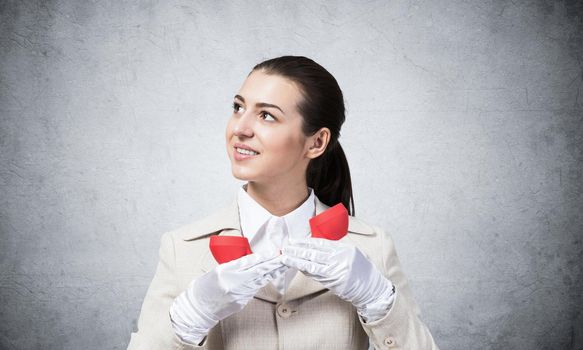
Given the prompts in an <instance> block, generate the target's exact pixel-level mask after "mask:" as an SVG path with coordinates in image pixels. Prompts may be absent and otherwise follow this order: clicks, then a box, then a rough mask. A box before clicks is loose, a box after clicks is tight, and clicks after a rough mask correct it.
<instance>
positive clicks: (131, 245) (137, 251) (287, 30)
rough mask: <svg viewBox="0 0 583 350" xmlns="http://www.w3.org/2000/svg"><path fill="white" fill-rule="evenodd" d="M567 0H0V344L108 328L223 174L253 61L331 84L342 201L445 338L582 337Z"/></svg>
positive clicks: (213, 195) (123, 328)
mask: <svg viewBox="0 0 583 350" xmlns="http://www.w3.org/2000/svg"><path fill="white" fill-rule="evenodd" d="M582 16H583V11H582V6H581V2H578V1H554V2H553V1H520V0H519V1H477V0H476V1H461V0H452V1H429V0H427V1H369V2H366V3H365V2H364V1H362V2H360V1H339V2H335V3H331V2H323V1H301V2H300V1H285V2H284V1H245V2H239V1H237V2H235V1H233V2H223V1H219V2H214V1H205V2H203V1H196V2H195V1H180V0H177V1H143V2H137V1H131V2H130V1H101V2H82V1H16V0H13V1H1V2H0V63H1V67H0V118H1V119H0V147H1V148H0V152H1V153H0V235H1V236H0V237H1V243H0V269H1V271H0V300H1V306H0V307H1V310H0V348H2V349H40V348H43V349H123V348H125V347H126V346H127V343H128V341H129V334H130V332H131V331H132V329H133V328H134V327H135V325H136V319H137V317H138V314H139V308H140V305H141V302H142V300H143V297H144V295H145V292H146V288H147V287H148V284H149V282H150V280H151V278H152V276H153V273H154V268H155V265H156V262H157V250H158V245H159V238H160V235H161V234H162V233H163V232H164V231H167V230H170V229H173V228H176V227H178V226H180V225H183V224H185V223H188V222H191V221H193V220H196V219H198V218H200V217H202V216H203V215H206V214H207V213H209V212H211V211H212V210H214V209H217V208H219V207H220V206H222V205H223V204H225V203H226V202H227V201H229V200H230V199H231V198H232V196H233V195H234V193H235V191H236V189H237V187H238V186H239V185H240V183H239V182H238V181H237V180H236V179H234V178H233V177H232V176H231V173H230V165H229V161H228V158H227V155H226V152H225V149H224V145H223V137H224V136H223V132H224V128H225V125H226V121H227V119H228V118H229V116H230V113H231V107H230V103H231V102H232V96H233V95H234V94H235V93H236V91H237V90H238V88H239V86H240V85H241V83H242V82H243V80H244V78H245V75H246V74H247V73H248V72H249V70H250V69H251V67H252V66H253V65H254V64H256V63H258V62H260V61H261V60H263V59H266V58H271V57H275V56H279V55H283V54H295V55H305V56H308V57H311V58H313V59H314V60H316V61H317V62H319V63H320V64H322V65H323V66H324V67H326V68H327V69H328V70H329V71H330V72H331V73H332V74H334V75H335V76H336V78H337V79H338V81H339V83H340V85H341V87H342V89H343V91H344V93H345V97H346V100H347V108H348V115H347V121H346V123H345V124H344V128H343V130H342V136H341V139H340V140H341V142H342V144H343V145H344V148H345V151H346V152H347V154H348V158H349V162H350V164H351V171H352V174H353V180H354V191H355V202H356V213H357V216H360V217H361V218H362V219H364V220H366V221H369V222H371V223H373V224H375V225H380V226H382V227H384V228H386V229H387V230H390V232H392V234H393V237H394V239H395V242H396V244H397V249H398V253H399V255H400V257H401V260H402V264H403V268H404V269H405V272H406V274H407V275H408V277H409V278H410V280H411V283H412V286H413V291H414V294H415V297H416V299H417V300H418V302H419V304H420V306H421V309H422V312H423V319H424V320H425V322H426V323H427V324H428V325H429V327H430V328H431V330H432V332H433V334H434V336H435V338H436V340H437V342H438V344H439V345H440V346H441V348H442V349H582V348H583V338H582V337H583V334H582V330H583V314H582V306H581V305H582V304H583V300H582V299H583V297H582V292H581V291H582V290H583V282H582V280H583V278H582V277H583V276H582V275H583V272H582V264H581V263H580V261H581V260H582V259H583V253H582V251H583V245H582V240H583V237H582V231H583V218H582V213H583V210H582V209H583V208H582V207H583V203H582V202H583V201H582V183H583V182H582V180H581V171H582V166H581V165H582V154H583V152H582V135H583V129H582V120H583V119H582V115H583V113H582V111H583V106H582V100H583V96H581V89H582V82H583V71H582V64H583V30H582V29H583V17H582Z"/></svg>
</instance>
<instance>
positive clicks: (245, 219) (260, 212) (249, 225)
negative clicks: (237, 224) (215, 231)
mask: <svg viewBox="0 0 583 350" xmlns="http://www.w3.org/2000/svg"><path fill="white" fill-rule="evenodd" d="M245 188H246V184H245V185H242V186H241V187H240V188H239V192H238V194H237V202H238V205H239V218H240V221H241V230H242V231H243V232H242V233H243V236H244V237H247V239H248V240H249V244H250V246H251V251H252V252H254V253H264V254H266V255H272V254H273V252H271V251H262V249H265V248H263V247H266V246H269V245H263V244H261V243H262V242H261V240H262V239H265V230H266V227H267V223H268V222H269V220H270V219H271V218H282V219H283V221H284V225H283V226H284V227H283V228H284V230H286V231H285V233H286V234H287V235H288V237H289V238H291V239H301V238H306V237H309V235H310V223H309V220H310V218H312V217H313V216H314V215H315V214H316V202H315V194H314V189H313V188H311V187H308V191H309V192H310V195H309V196H308V198H307V199H306V200H305V201H304V202H303V203H302V204H301V205H300V206H299V207H297V208H296V209H294V210H293V211H292V212H290V213H288V214H286V215H284V216H281V217H278V216H276V215H272V214H271V213H270V212H269V211H267V209H265V208H264V207H262V206H261V205H260V204H259V203H257V201H255V199H253V198H252V197H251V196H250V195H249V194H248V193H247V191H246V190H245ZM296 272H297V270H295V269H290V270H288V273H286V278H285V280H286V283H285V285H286V286H287V285H288V284H289V282H290V281H291V279H292V278H293V277H294V275H295V273H296ZM274 285H275V286H276V288H277V289H278V290H279V292H280V293H281V294H283V292H284V291H285V287H283V288H282V287H278V286H277V285H276V284H274Z"/></svg>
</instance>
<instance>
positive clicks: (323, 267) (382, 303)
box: [281, 238, 395, 322]
mask: <svg viewBox="0 0 583 350" xmlns="http://www.w3.org/2000/svg"><path fill="white" fill-rule="evenodd" d="M282 251H283V255H282V260H281V261H282V262H283V263H284V264H285V265H287V266H290V267H295V268H296V269H298V270H300V271H302V272H303V273H304V274H305V275H307V276H309V277H311V278H313V279H315V280H316V281H318V282H320V283H322V284H323V285H324V286H325V287H326V288H328V289H329V290H330V291H332V292H333V293H334V294H336V295H337V296H338V297H340V298H341V299H343V300H345V301H348V302H351V303H352V304H353V305H354V306H355V307H356V309H357V311H358V313H359V314H360V315H361V316H363V318H364V319H365V321H367V322H371V321H374V320H377V319H380V318H381V317H383V316H384V315H385V314H386V313H387V312H388V310H389V308H390V306H391V304H392V302H393V299H394V293H395V290H394V286H393V284H392V283H391V281H390V280H388V279H387V278H386V277H385V276H383V275H382V274H381V273H380V271H379V270H378V269H377V268H376V266H375V265H374V264H373V263H371V262H370V261H369V260H368V259H367V258H366V257H365V256H364V255H363V254H362V252H361V251H360V250H358V248H356V247H355V246H353V245H347V244H344V243H340V242H337V241H330V240H327V239H323V238H307V239H303V240H296V241H290V243H289V244H288V245H287V246H285V247H283V250H282Z"/></svg>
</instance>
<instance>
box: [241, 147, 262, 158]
mask: <svg viewBox="0 0 583 350" xmlns="http://www.w3.org/2000/svg"><path fill="white" fill-rule="evenodd" d="M236 150H237V153H241V154H247V155H253V156H254V155H257V154H259V153H257V152H253V151H249V150H247V149H243V148H238V147H237V148H236Z"/></svg>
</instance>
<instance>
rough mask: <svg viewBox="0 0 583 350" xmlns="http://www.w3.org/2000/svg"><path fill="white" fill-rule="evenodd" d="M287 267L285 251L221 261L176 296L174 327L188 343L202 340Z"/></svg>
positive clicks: (171, 311) (172, 310)
mask: <svg viewBox="0 0 583 350" xmlns="http://www.w3.org/2000/svg"><path fill="white" fill-rule="evenodd" d="M287 269H288V267H287V266H285V265H283V264H282V262H281V255H280V256H276V257H265V256H261V255H258V254H250V255H246V256H244V257H241V258H239V259H236V260H233V261H229V262H227V263H224V264H221V265H218V266H217V267H216V268H215V269H213V270H211V271H209V272H207V273H206V274H204V275H202V276H200V277H198V278H195V279H194V280H193V281H192V282H191V283H190V284H189V286H188V288H187V289H186V290H185V291H184V292H182V294H180V295H179V296H178V297H176V299H174V303H173V304H172V307H171V308H170V318H171V320H172V326H173V328H174V331H175V332H176V334H177V335H178V336H179V337H180V338H181V339H182V340H183V341H185V342H187V343H191V344H199V343H201V342H202V341H203V340H204V338H205V336H206V335H207V334H208V332H209V331H210V330H211V328H213V327H214V326H215V325H216V324H217V323H218V322H219V321H220V320H222V319H224V318H226V317H228V316H230V315H232V314H234V313H236V312H238V311H241V310H242V309H243V308H244V307H245V305H247V303H248V302H249V300H251V299H252V298H253V296H254V295H255V294H256V293H257V290H259V289H260V288H261V287H263V286H265V285H266V284H267V283H269V281H271V280H272V279H274V278H277V277H278V276H280V275H282V274H283V273H284V272H285V270H287Z"/></svg>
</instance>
